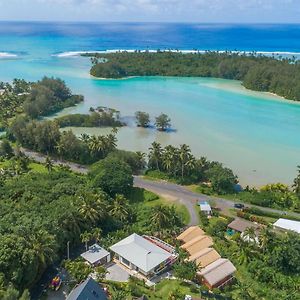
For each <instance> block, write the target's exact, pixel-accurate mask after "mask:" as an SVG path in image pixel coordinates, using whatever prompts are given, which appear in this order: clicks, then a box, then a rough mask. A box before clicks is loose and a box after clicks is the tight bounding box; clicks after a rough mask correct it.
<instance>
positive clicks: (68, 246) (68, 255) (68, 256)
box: [67, 241, 70, 260]
mask: <svg viewBox="0 0 300 300" xmlns="http://www.w3.org/2000/svg"><path fill="white" fill-rule="evenodd" d="M67 259H68V260H69V259H70V241H68V242H67Z"/></svg>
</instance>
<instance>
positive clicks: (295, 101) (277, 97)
mask: <svg viewBox="0 0 300 300" xmlns="http://www.w3.org/2000/svg"><path fill="white" fill-rule="evenodd" d="M90 77H91V78H92V79H95V80H103V81H105V80H109V81H113V80H129V79H134V78H159V77H162V78H175V79H176V78H196V79H200V78H203V79H205V78H208V79H221V80H228V81H230V82H236V81H238V82H240V86H241V88H242V89H244V90H246V91H250V92H254V93H263V94H266V95H269V96H272V97H274V99H270V100H274V101H280V102H289V103H291V104H297V105H300V101H297V100H291V99H288V98H285V97H283V96H280V95H278V94H276V93H273V92H268V91H257V90H251V89H248V88H246V87H245V86H244V85H243V82H242V81H239V80H234V79H226V78H219V77H188V76H163V75H155V76H140V75H135V76H127V77H122V78H105V77H97V76H94V75H92V74H90ZM214 88H217V87H214Z"/></svg>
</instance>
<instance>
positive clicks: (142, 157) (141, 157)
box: [135, 151, 146, 170]
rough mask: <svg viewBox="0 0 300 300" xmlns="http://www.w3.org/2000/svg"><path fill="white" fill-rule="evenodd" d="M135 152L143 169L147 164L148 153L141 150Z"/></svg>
mask: <svg viewBox="0 0 300 300" xmlns="http://www.w3.org/2000/svg"><path fill="white" fill-rule="evenodd" d="M135 154H136V155H137V158H138V161H139V168H140V170H143V169H144V168H145V166H146V160H145V157H146V153H144V152H141V151H137V152H135Z"/></svg>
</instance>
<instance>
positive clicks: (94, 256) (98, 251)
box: [81, 244, 109, 264]
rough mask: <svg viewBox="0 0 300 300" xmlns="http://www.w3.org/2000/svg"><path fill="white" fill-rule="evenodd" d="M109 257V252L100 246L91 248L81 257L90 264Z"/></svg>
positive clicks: (96, 245) (95, 245)
mask: <svg viewBox="0 0 300 300" xmlns="http://www.w3.org/2000/svg"><path fill="white" fill-rule="evenodd" d="M108 255H109V252H108V251H106V250H105V249H103V248H102V247H100V246H99V245H98V244H94V245H92V246H91V247H89V250H88V251H86V252H84V253H82V254H81V257H83V258H84V259H85V260H86V261H88V262H89V263H91V264H94V263H96V262H98V261H99V260H100V259H102V258H104V257H106V256H108Z"/></svg>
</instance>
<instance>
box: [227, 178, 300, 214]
mask: <svg viewBox="0 0 300 300" xmlns="http://www.w3.org/2000/svg"><path fill="white" fill-rule="evenodd" d="M233 198H238V199H239V201H243V202H246V203H251V204H254V205H259V206H264V207H272V208H276V209H284V210H294V211H297V212H298V211H300V198H299V194H297V192H296V191H293V190H291V189H290V188H289V186H287V185H285V184H282V183H274V184H268V185H266V186H263V187H261V188H260V189H256V188H251V189H250V188H246V189H245V190H244V191H243V192H241V193H239V194H237V195H233Z"/></svg>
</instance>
